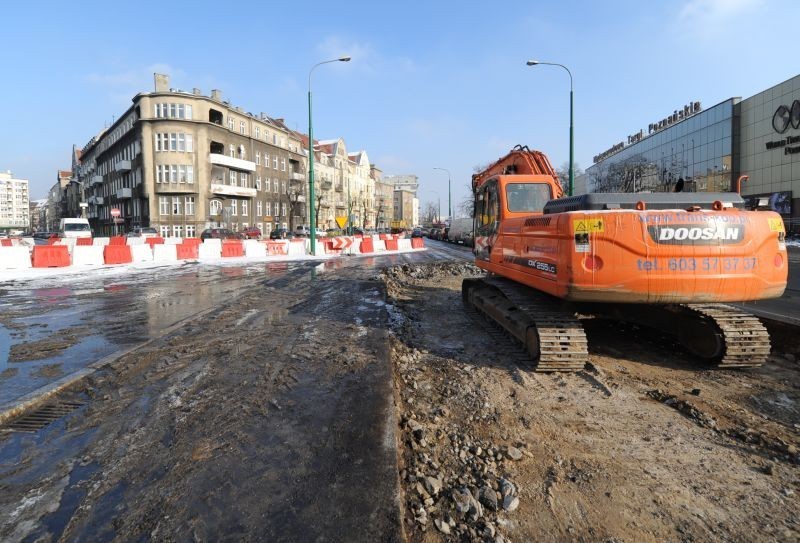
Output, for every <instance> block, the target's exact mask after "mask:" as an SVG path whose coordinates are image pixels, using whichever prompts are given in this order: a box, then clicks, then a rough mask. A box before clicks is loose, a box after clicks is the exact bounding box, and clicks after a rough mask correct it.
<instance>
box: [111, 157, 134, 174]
mask: <svg viewBox="0 0 800 543" xmlns="http://www.w3.org/2000/svg"><path fill="white" fill-rule="evenodd" d="M114 171H115V172H129V171H131V161H130V160H120V161H119V162H117V163H116V164H114Z"/></svg>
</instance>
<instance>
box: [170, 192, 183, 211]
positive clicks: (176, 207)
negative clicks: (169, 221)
mask: <svg viewBox="0 0 800 543" xmlns="http://www.w3.org/2000/svg"><path fill="white" fill-rule="evenodd" d="M181 203H182V202H181V197H180V196H173V197H172V214H173V215H180V214H181Z"/></svg>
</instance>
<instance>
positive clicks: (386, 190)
mask: <svg viewBox="0 0 800 543" xmlns="http://www.w3.org/2000/svg"><path fill="white" fill-rule="evenodd" d="M375 211H376V213H377V218H376V222H375V224H376V226H377V227H378V228H389V227H391V225H392V221H393V220H394V185H392V184H391V183H384V182H383V180H379V181H378V180H376V181H375Z"/></svg>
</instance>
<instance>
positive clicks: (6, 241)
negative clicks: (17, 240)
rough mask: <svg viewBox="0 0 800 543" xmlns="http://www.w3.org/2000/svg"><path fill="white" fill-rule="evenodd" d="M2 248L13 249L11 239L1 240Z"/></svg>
mask: <svg viewBox="0 0 800 543" xmlns="http://www.w3.org/2000/svg"><path fill="white" fill-rule="evenodd" d="M0 247H12V244H11V240H10V239H5V238H3V239H0Z"/></svg>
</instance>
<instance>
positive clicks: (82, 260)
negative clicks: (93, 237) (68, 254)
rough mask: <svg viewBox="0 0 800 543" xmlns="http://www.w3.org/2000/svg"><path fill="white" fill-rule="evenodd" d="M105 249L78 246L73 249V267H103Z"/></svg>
mask: <svg viewBox="0 0 800 543" xmlns="http://www.w3.org/2000/svg"><path fill="white" fill-rule="evenodd" d="M103 249H104V247H101V246H100V245H76V246H75V247H73V249H72V265H73V266H102V265H103V264H104V263H105V261H104V260H103Z"/></svg>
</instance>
